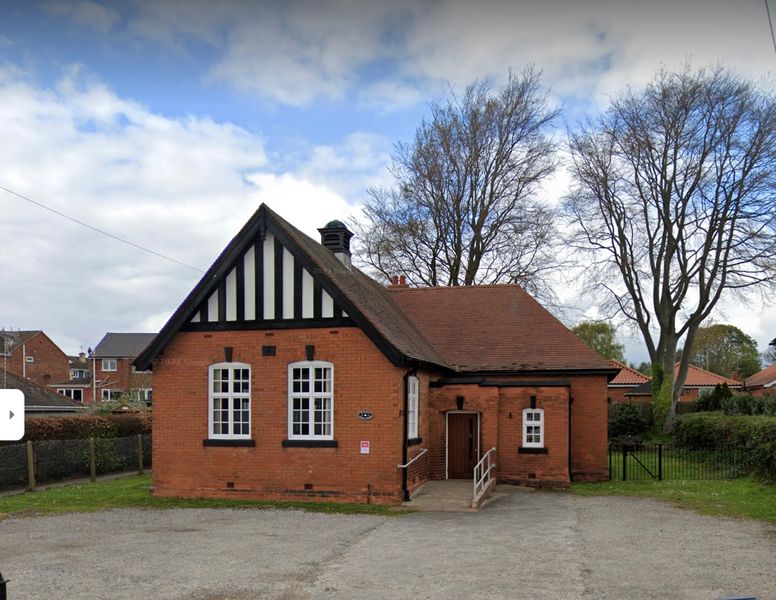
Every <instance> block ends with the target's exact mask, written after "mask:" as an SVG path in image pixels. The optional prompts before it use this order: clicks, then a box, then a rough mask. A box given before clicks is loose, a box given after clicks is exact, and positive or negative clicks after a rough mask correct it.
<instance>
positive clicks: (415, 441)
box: [407, 437, 423, 446]
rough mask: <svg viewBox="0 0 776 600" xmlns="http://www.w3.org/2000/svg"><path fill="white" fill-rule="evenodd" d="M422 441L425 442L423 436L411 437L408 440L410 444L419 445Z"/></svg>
mask: <svg viewBox="0 0 776 600" xmlns="http://www.w3.org/2000/svg"><path fill="white" fill-rule="evenodd" d="M422 443H423V438H422V437H416V438H410V439H408V440H407V445H408V446H417V445H418V444H422Z"/></svg>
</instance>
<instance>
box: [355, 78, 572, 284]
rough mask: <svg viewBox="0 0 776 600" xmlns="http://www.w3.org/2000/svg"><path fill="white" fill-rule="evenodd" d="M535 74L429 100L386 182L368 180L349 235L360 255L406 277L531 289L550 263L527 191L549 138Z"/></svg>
mask: <svg viewBox="0 0 776 600" xmlns="http://www.w3.org/2000/svg"><path fill="white" fill-rule="evenodd" d="M539 79H540V78H539V74H538V73H537V72H535V71H534V70H533V69H528V70H526V71H525V72H523V73H522V75H520V76H516V75H514V74H513V73H511V72H510V74H509V79H508V81H507V83H506V85H504V86H503V87H502V88H499V89H498V90H494V89H493V88H492V86H491V85H490V84H488V83H485V82H476V83H474V84H472V85H470V86H469V87H467V88H466V91H465V92H464V94H463V96H462V97H460V98H459V97H457V96H455V95H452V97H451V98H450V99H449V100H448V101H447V102H446V103H444V104H432V105H431V117H430V119H429V120H424V121H423V122H422V123H421V125H420V126H419V127H418V129H417V130H416V132H415V138H414V140H413V141H412V143H410V144H399V145H397V146H396V150H395V152H394V156H393V161H392V167H391V172H392V174H393V175H394V177H395V180H396V185H395V186H394V187H393V188H391V189H371V190H369V199H368V200H367V202H366V203H365V206H364V216H365V220H364V222H362V223H361V224H360V225H356V227H357V228H358V229H359V238H360V243H361V246H362V247H361V255H362V259H363V260H364V261H365V262H366V263H367V264H368V265H369V266H371V267H372V268H374V269H375V270H376V271H377V272H379V273H381V274H383V275H385V276H386V277H390V276H391V275H393V274H397V273H405V274H406V275H407V279H408V281H409V282H410V283H411V284H415V285H418V284H421V285H432V286H435V285H472V284H476V283H483V282H507V281H509V282H520V283H523V284H525V285H527V286H528V287H529V288H532V289H534V290H536V289H537V288H538V287H539V284H540V279H541V275H542V274H543V273H544V272H545V271H546V270H547V269H549V268H550V266H551V265H553V264H555V262H554V258H553V253H552V252H551V251H550V249H549V244H550V242H551V241H552V238H553V236H554V231H555V230H554V226H553V220H554V219H553V216H554V215H553V211H552V210H550V209H549V208H547V207H545V206H544V205H542V204H541V203H539V202H538V201H536V200H535V199H534V197H533V196H534V194H535V192H536V190H537V187H538V186H539V184H540V182H541V181H542V180H543V179H544V178H545V177H547V176H548V175H549V174H550V173H552V171H553V169H554V167H555V163H554V159H553V156H554V146H553V144H552V142H551V141H550V140H549V139H548V137H547V135H546V130H547V129H548V127H549V125H550V124H551V123H552V121H553V120H554V119H555V118H556V116H557V114H558V113H557V111H554V110H549V109H548V108H547V102H546V95H545V94H544V93H543V92H542V91H541V88H540V81H539Z"/></svg>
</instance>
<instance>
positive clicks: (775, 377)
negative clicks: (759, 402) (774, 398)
mask: <svg viewBox="0 0 776 600" xmlns="http://www.w3.org/2000/svg"><path fill="white" fill-rule="evenodd" d="M775 341H776V340H775ZM774 345H776V344H774ZM744 389H745V390H746V391H747V392H749V393H750V394H752V395H753V396H764V395H765V394H776V365H771V366H770V367H765V368H764V369H763V370H762V371H758V372H757V373H755V374H754V375H752V376H751V377H747V378H746V380H745V381H744Z"/></svg>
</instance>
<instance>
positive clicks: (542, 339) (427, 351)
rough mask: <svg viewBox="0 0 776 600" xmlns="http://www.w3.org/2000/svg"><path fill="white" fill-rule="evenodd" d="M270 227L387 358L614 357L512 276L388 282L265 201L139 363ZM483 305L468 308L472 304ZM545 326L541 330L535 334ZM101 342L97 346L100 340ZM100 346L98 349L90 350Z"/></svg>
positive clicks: (543, 360) (501, 366)
mask: <svg viewBox="0 0 776 600" xmlns="http://www.w3.org/2000/svg"><path fill="white" fill-rule="evenodd" d="M265 231H269V232H271V233H272V234H273V235H274V236H275V238H276V240H277V241H279V242H280V243H281V244H282V245H283V247H284V248H286V249H288V250H289V252H292V254H293V255H294V257H295V258H296V259H297V260H299V262H300V263H301V265H302V267H303V268H304V269H306V270H307V271H308V272H309V273H311V274H314V277H315V279H316V281H319V282H320V284H321V286H322V287H323V288H324V289H325V290H326V291H327V293H329V294H330V295H331V296H332V298H333V299H334V301H335V302H336V303H337V304H338V305H339V306H341V307H342V308H343V309H344V311H345V312H346V313H347V315H348V317H349V318H350V319H352V321H353V322H354V323H355V324H356V325H357V326H359V327H360V328H361V329H362V330H363V331H364V333H365V334H366V335H367V336H368V337H369V338H370V339H371V340H372V341H373V342H374V343H375V344H376V345H377V346H378V347H379V348H380V349H381V350H382V351H383V353H384V354H385V355H386V357H387V358H388V359H389V360H391V361H392V362H393V364H396V365H397V366H398V365H403V364H407V365H409V364H418V363H420V364H427V365H433V366H436V367H440V368H442V369H443V370H447V371H452V372H463V371H466V372H471V371H533V372H536V371H542V370H575V371H579V370H588V371H589V370H595V371H596V372H602V373H607V374H612V375H613V374H614V373H615V370H614V369H613V368H612V366H611V365H610V364H609V363H608V362H607V361H605V360H604V359H602V358H601V357H600V356H599V355H597V354H596V353H595V352H594V351H592V350H591V349H589V348H588V347H587V346H585V344H584V343H583V342H582V341H581V340H579V339H578V338H577V337H576V336H575V335H574V334H572V333H571V332H570V331H569V330H568V329H566V328H565V327H564V326H563V325H562V324H561V323H560V322H559V321H558V320H557V319H555V318H554V317H553V316H552V315H551V314H550V313H549V312H547V311H546V310H545V309H544V308H543V307H542V306H541V305H539V303H538V302H536V300H534V299H533V298H532V297H531V296H529V295H528V294H527V293H526V292H525V291H524V290H522V288H520V287H519V286H516V285H500V286H472V287H457V288H403V289H402V290H399V288H396V289H391V290H390V291H389V290H388V289H386V287H385V286H383V285H381V284H380V283H378V282H376V281H375V280H374V279H372V278H371V277H369V276H368V275H366V274H365V273H363V272H361V271H360V270H359V269H357V268H356V267H353V266H351V267H348V266H346V265H344V264H343V263H342V262H341V261H340V260H339V259H338V258H337V257H336V256H335V255H334V254H333V253H332V252H331V251H329V250H327V249H326V248H324V247H323V246H322V245H321V244H320V243H318V241H316V240H314V239H312V238H311V237H309V236H307V235H306V234H304V233H303V232H301V231H300V230H298V229H297V228H296V227H294V226H293V225H291V224H290V223H288V222H287V221H285V220H284V219H283V218H281V217H280V216H279V215H277V214H276V213H275V212H273V211H272V210H271V209H270V208H269V207H267V206H266V205H264V204H262V205H261V206H260V207H259V209H258V210H257V211H256V213H254V215H253V216H252V217H251V219H250V220H249V221H248V222H247V223H246V224H245V226H244V227H243V228H242V229H241V230H240V232H239V233H238V234H237V235H236V236H235V237H234V239H233V240H232V241H231V242H230V243H229V245H227V247H226V248H225V249H224V250H223V252H221V254H220V255H219V257H218V258H217V259H216V261H215V262H214V263H213V265H211V267H210V269H208V271H207V273H205V275H204V276H203V277H202V279H201V280H200V282H199V283H198V284H197V285H196V286H195V288H194V289H193V290H192V291H191V293H190V294H189V295H188V296H187V298H186V299H185V300H184V301H183V303H182V304H181V305H180V306H179V307H178V309H177V310H176V311H175V313H174V314H173V316H172V317H171V318H170V320H169V321H168V322H167V324H165V326H164V327H163V328H162V330H161V331H160V332H159V335H158V336H156V338H155V339H154V340H153V342H152V343H151V344H150V345H149V346H148V347H147V348H146V349H145V350H144V351H143V352H142V353H141V354H140V355H139V356H138V358H137V359H136V360H135V365H136V367H137V368H138V369H141V370H144V369H147V368H149V367H150V365H151V364H152V361H153V360H154V358H155V357H156V356H158V354H159V353H160V352H161V351H162V350H163V349H164V347H165V346H166V345H167V343H168V342H169V341H170V340H171V339H172V336H173V335H175V333H176V332H177V331H179V330H180V329H181V328H183V327H184V326H185V325H186V324H187V323H188V321H189V320H190V319H191V318H192V316H193V315H194V314H196V311H197V310H198V308H199V306H200V305H201V304H202V303H203V302H204V301H206V300H207V298H208V297H210V295H211V294H212V293H213V292H214V290H215V289H216V286H217V285H218V282H219V281H220V280H221V279H222V278H224V277H225V276H226V274H227V273H229V272H230V270H231V269H232V268H233V265H234V263H235V261H237V260H238V259H239V257H240V256H242V255H243V254H244V253H245V252H246V250H247V249H248V248H249V247H250V246H251V245H252V244H254V243H255V242H256V240H257V239H262V237H263V235H264V232H265ZM473 305H477V306H481V307H487V310H479V311H472V306H473ZM537 332H541V333H542V335H536V334H537ZM97 350H98V351H99V350H100V347H99V346H98V349H97ZM95 354H97V352H95Z"/></svg>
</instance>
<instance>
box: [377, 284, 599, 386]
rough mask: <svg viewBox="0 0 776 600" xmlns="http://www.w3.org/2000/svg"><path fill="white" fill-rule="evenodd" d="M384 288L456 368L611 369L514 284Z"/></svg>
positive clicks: (505, 369) (512, 369) (475, 369)
mask: <svg viewBox="0 0 776 600" xmlns="http://www.w3.org/2000/svg"><path fill="white" fill-rule="evenodd" d="M388 292H389V295H390V296H391V298H392V299H393V300H394V301H395V302H396V303H397V304H398V305H399V307H400V308H401V309H402V311H404V312H405V313H406V314H407V316H408V317H409V318H410V319H411V320H412V322H413V323H414V324H415V325H416V326H417V328H418V329H419V330H420V332H421V333H422V334H423V335H424V336H425V337H426V339H428V340H429V341H430V342H431V344H432V345H433V346H434V348H436V350H437V351H438V352H439V353H440V354H441V355H442V357H443V358H444V359H445V360H446V361H447V362H448V363H450V364H451V365H452V366H453V367H454V368H455V369H456V370H458V371H551V370H605V371H613V367H612V365H611V364H610V363H609V362H608V361H607V360H606V359H604V358H602V357H601V356H600V355H598V354H597V353H596V352H594V351H593V350H591V349H590V348H589V347H588V346H586V345H585V343H584V342H582V340H580V339H579V338H578V337H577V336H576V335H574V334H573V333H572V332H571V331H569V330H568V329H567V328H566V327H565V326H564V325H563V324H562V323H561V322H560V321H558V320H557V319H556V318H555V317H554V316H552V315H551V314H550V312H549V311H548V310H547V309H545V308H544V307H543V306H541V305H540V304H539V303H538V302H537V301H536V300H534V298H532V297H531V296H530V295H529V294H528V293H527V292H526V291H525V290H523V289H522V288H521V287H520V286H518V285H481V286H457V287H431V288H411V287H402V286H397V287H390V288H388Z"/></svg>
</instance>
